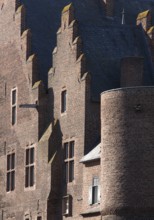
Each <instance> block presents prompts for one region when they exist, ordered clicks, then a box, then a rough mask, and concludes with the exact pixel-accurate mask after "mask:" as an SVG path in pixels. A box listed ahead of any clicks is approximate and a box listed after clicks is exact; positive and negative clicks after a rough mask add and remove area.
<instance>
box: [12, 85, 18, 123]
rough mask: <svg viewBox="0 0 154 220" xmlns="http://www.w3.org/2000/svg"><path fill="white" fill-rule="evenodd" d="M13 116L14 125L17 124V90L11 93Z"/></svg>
mask: <svg viewBox="0 0 154 220" xmlns="http://www.w3.org/2000/svg"><path fill="white" fill-rule="evenodd" d="M11 115H12V119H11V120H12V125H15V124H16V121H17V89H16V88H15V89H13V90H12V93H11Z"/></svg>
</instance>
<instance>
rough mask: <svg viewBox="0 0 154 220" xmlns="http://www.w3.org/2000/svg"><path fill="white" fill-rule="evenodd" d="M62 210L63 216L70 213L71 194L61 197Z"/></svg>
mask: <svg viewBox="0 0 154 220" xmlns="http://www.w3.org/2000/svg"><path fill="white" fill-rule="evenodd" d="M62 212H63V215H65V216H71V215H72V196H71V195H67V196H64V197H63V200H62Z"/></svg>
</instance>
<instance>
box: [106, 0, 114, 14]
mask: <svg viewBox="0 0 154 220" xmlns="http://www.w3.org/2000/svg"><path fill="white" fill-rule="evenodd" d="M104 3H105V9H106V16H107V17H113V16H114V5H115V1H114V0H104Z"/></svg>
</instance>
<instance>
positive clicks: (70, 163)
mask: <svg viewBox="0 0 154 220" xmlns="http://www.w3.org/2000/svg"><path fill="white" fill-rule="evenodd" d="M72 143H73V145H72ZM66 146H67V148H66ZM72 146H73V147H72ZM63 149H64V167H65V168H64V171H65V172H64V179H65V182H66V183H67V184H68V183H72V182H73V181H74V179H75V178H74V167H75V166H74V164H75V163H74V161H75V160H74V150H75V141H74V140H70V141H66V142H64V144H63ZM72 149H73V150H72ZM66 154H67V155H66Z"/></svg>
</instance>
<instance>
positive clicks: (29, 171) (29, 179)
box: [25, 147, 35, 187]
mask: <svg viewBox="0 0 154 220" xmlns="http://www.w3.org/2000/svg"><path fill="white" fill-rule="evenodd" d="M34 156H35V155H34V147H31V148H28V149H26V165H25V187H32V186H33V185H34Z"/></svg>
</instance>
